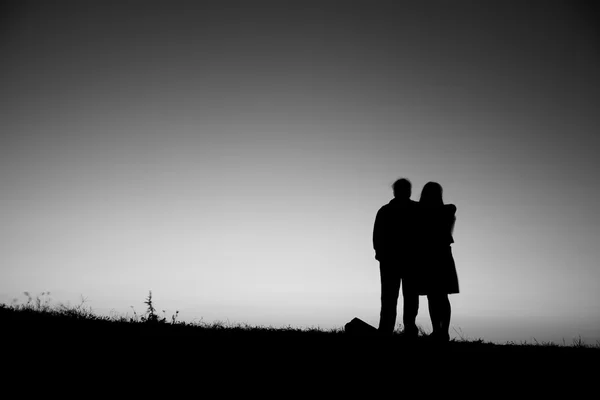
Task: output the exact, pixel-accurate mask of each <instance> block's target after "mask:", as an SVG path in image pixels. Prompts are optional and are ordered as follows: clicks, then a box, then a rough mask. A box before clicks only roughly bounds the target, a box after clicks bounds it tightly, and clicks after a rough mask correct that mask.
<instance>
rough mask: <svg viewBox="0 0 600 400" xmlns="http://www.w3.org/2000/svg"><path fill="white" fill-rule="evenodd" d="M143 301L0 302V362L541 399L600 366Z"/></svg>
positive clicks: (559, 353)
mask: <svg viewBox="0 0 600 400" xmlns="http://www.w3.org/2000/svg"><path fill="white" fill-rule="evenodd" d="M145 303H146V306H147V311H146V312H145V313H144V314H142V315H138V314H134V315H133V316H111V317H107V316H98V315H96V314H94V312H93V311H92V310H91V309H90V308H89V307H85V304H84V303H82V304H80V305H78V306H64V305H50V304H49V302H48V301H44V300H41V299H40V298H39V297H38V298H36V299H33V298H29V301H28V302H27V303H26V304H12V305H6V304H5V305H0V324H1V326H2V336H3V340H2V343H3V344H4V349H3V364H4V365H11V366H14V368H15V369H16V370H20V369H28V368H30V367H31V365H37V363H38V362H41V363H42V364H44V365H52V366H53V367H52V368H51V369H50V370H49V371H50V372H52V373H57V372H58V371H73V369H75V370H76V371H78V372H79V373H82V371H88V372H89V373H90V374H91V375H93V376H96V377H97V376H103V375H106V374H109V376H113V377H114V376H119V377H120V378H119V379H120V380H121V381H122V380H123V379H125V381H127V379H132V380H133V379H137V380H140V379H141V380H143V381H148V382H147V383H151V384H152V385H157V384H158V382H160V379H164V380H166V381H165V382H168V383H169V384H171V383H173V382H170V381H169V379H175V380H177V381H180V380H181V379H183V380H184V381H186V380H185V379H187V381H186V382H188V383H189V382H190V379H191V382H193V381H195V380H198V379H200V377H202V379H203V380H206V379H208V380H209V381H210V380H213V379H219V380H220V379H222V378H223V377H228V379H226V381H229V383H225V385H226V386H227V387H228V388H229V389H240V387H238V386H237V384H238V382H241V381H242V380H244V379H246V380H249V381H251V382H254V383H256V382H263V389H264V388H265V387H269V385H274V384H276V383H278V382H279V383H281V382H286V381H289V380H290V379H291V381H289V383H288V384H287V386H288V387H289V385H292V386H294V385H295V386H294V387H296V386H298V385H300V386H302V385H303V383H302V382H304V384H307V383H310V384H315V382H317V381H319V379H320V380H321V383H327V384H329V385H330V386H331V385H333V386H334V387H338V388H339V387H344V388H346V389H348V387H349V386H348V385H350V387H352V385H354V384H355V383H357V382H363V383H364V382H370V385H371V387H372V388H374V387H378V385H379V383H377V382H380V381H383V382H386V381H387V382H388V383H390V382H396V383H398V382H399V380H401V381H406V379H409V380H412V379H416V380H420V379H423V378H429V379H430V380H431V378H432V377H435V379H433V381H434V383H435V384H439V383H440V379H446V378H447V379H448V381H449V382H450V383H448V384H450V385H451V386H450V387H452V385H453V384H454V383H461V384H462V385H463V389H465V388H468V387H469V385H471V384H473V383H474V382H479V383H480V384H483V383H484V382H486V381H489V380H490V379H492V378H493V382H495V384H496V383H498V382H504V383H503V384H502V385H501V387H502V386H504V387H506V386H507V385H508V386H511V385H513V384H516V383H518V382H521V383H523V381H521V380H520V379H521V378H522V377H528V378H527V379H526V380H525V381H524V382H526V383H528V384H529V385H530V386H533V390H534V392H535V393H538V394H539V391H540V390H542V391H546V392H548V393H550V391H551V390H552V391H553V390H554V389H552V388H556V387H558V386H560V385H567V386H568V387H570V388H571V389H573V388H583V387H585V385H584V384H587V383H590V382H592V381H591V380H590V379H592V378H589V379H588V378H587V374H588V373H592V372H593V371H595V370H596V369H597V364H598V361H600V346H599V345H591V346H590V345H586V344H584V343H581V342H578V343H573V344H572V345H567V346H565V345H557V344H553V343H532V344H526V343H525V344H495V343H490V342H485V341H483V340H463V339H458V340H456V339H455V340H451V341H450V342H449V343H446V344H444V345H439V344H436V343H434V342H432V341H431V340H430V338H429V337H428V336H427V335H425V334H422V335H421V336H420V337H419V338H418V339H417V340H406V339H404V338H403V337H402V335H401V334H400V333H398V334H395V335H393V336H392V337H386V338H383V337H379V336H377V335H350V334H348V333H346V332H344V330H343V329H334V330H320V329H295V328H293V327H289V328H285V329H275V328H269V327H254V326H248V325H234V324H224V323H218V322H217V323H211V324H206V323H193V324H191V323H185V322H180V321H178V320H177V317H178V316H177V314H175V315H172V316H169V317H167V316H166V315H159V314H157V311H156V309H155V306H154V304H153V303H152V298H151V295H150V296H149V297H148V298H147V299H146V302H145ZM46 370H47V369H46ZM92 371H93V372H92ZM127 376H129V378H127ZM534 376H535V377H537V378H534ZM594 376H595V375H594ZM134 377H135V378H134ZM167 377H169V378H167ZM184 377H187V378H184ZM384 377H389V379H387V378H386V379H384ZM494 377H495V378H494ZM496 378H497V379H496ZM536 379H537V380H536ZM594 380H595V379H594ZM165 382H163V383H165ZM204 382H205V381H204ZM215 382H216V381H215ZM269 382H270V383H269ZM415 382H416V381H415ZM453 382H454V383H453ZM571 382H573V384H571ZM165 384H166V383H165ZM230 384H233V386H231V387H229V385H230ZM423 384H424V385H425V386H423V387H424V388H427V385H428V383H423ZM429 384H431V382H429ZM265 385H266V386H265ZM340 385H341V386H340ZM372 385H375V386H372ZM464 385H466V386H464ZM549 385H550V386H549ZM552 385H554V386H552ZM557 385H558V386H557ZM569 385H570V386H569ZM573 385H574V386H573ZM159 386H161V385H160V384H158V385H157V387H159ZM152 387H154V386H152ZM532 393H533V392H532ZM570 393H571V394H573V391H572V390H571V392H570Z"/></svg>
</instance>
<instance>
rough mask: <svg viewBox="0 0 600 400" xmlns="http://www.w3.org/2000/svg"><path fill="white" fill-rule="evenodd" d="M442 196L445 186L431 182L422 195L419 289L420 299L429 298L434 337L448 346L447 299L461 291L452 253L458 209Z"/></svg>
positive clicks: (420, 205)
mask: <svg viewBox="0 0 600 400" xmlns="http://www.w3.org/2000/svg"><path fill="white" fill-rule="evenodd" d="M442 193H443V190H442V186H441V185H440V184H439V183H437V182H428V183H427V184H426V185H425V186H424V187H423V191H422V192H421V198H420V200H419V208H420V211H419V214H420V222H419V238H420V245H419V247H420V252H419V258H420V261H419V268H418V275H419V277H418V280H417V286H418V292H419V294H420V295H427V301H428V303H429V316H430V317H431V324H432V326H433V332H432V334H431V336H432V337H433V338H434V339H436V340H439V341H441V342H447V341H448V340H450V336H449V334H448V330H449V328H450V316H451V307H450V300H449V299H448V295H449V294H452V293H459V288H458V276H457V274H456V265H455V264H454V257H453V256H452V249H451V245H452V243H454V239H453V238H452V233H453V230H454V223H455V221H456V216H455V214H456V206H455V205H454V204H444V200H443V197H442Z"/></svg>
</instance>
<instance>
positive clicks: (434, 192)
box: [419, 182, 444, 206]
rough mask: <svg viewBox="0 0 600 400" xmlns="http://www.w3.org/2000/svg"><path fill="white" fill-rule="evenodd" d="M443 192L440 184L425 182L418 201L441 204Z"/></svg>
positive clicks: (435, 204)
mask: <svg viewBox="0 0 600 400" xmlns="http://www.w3.org/2000/svg"><path fill="white" fill-rule="evenodd" d="M443 193H444V191H443V189H442V185H440V184H439V183H437V182H427V183H426V184H425V186H423V190H422V191H421V199H420V200H419V202H420V203H422V204H425V205H433V206H437V205H443V204H444V199H443V196H442V195H443Z"/></svg>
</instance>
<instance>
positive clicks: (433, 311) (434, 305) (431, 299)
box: [427, 294, 441, 335]
mask: <svg viewBox="0 0 600 400" xmlns="http://www.w3.org/2000/svg"><path fill="white" fill-rule="evenodd" d="M427 303H428V305H429V317H430V318H431V326H432V328H433V332H432V333H433V334H436V335H437V333H438V331H439V330H440V328H441V323H440V316H439V301H438V299H437V296H436V295H433V294H428V295H427Z"/></svg>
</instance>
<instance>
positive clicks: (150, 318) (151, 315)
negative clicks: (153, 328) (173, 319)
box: [141, 290, 166, 324]
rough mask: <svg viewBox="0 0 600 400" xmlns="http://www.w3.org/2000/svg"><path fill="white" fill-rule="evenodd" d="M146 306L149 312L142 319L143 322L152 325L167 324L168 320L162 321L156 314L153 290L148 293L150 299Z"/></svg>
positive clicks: (147, 299)
mask: <svg viewBox="0 0 600 400" xmlns="http://www.w3.org/2000/svg"><path fill="white" fill-rule="evenodd" d="M144 304H145V305H147V306H148V311H146V315H144V316H143V317H142V318H141V321H142V322H147V323H151V324H155V323H159V322H163V323H164V322H166V318H162V319H160V318H159V316H158V314H156V308H154V304H153V303H152V290H151V291H150V292H149V293H148V297H147V298H146V301H144Z"/></svg>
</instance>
